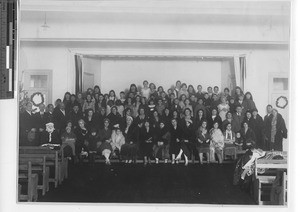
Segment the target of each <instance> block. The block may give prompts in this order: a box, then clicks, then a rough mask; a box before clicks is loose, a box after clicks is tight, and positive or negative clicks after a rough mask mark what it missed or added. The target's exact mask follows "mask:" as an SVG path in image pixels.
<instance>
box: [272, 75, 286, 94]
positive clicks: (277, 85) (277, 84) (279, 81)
mask: <svg viewBox="0 0 300 212" xmlns="http://www.w3.org/2000/svg"><path fill="white" fill-rule="evenodd" d="M273 88H274V90H277V91H278V90H280V91H286V90H288V89H289V81H288V78H274V79H273Z"/></svg>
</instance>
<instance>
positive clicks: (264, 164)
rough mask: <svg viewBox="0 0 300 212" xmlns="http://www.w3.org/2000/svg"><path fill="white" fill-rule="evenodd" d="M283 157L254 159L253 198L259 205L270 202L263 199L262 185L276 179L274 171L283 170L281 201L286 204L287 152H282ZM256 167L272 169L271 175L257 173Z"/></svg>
mask: <svg viewBox="0 0 300 212" xmlns="http://www.w3.org/2000/svg"><path fill="white" fill-rule="evenodd" d="M282 156H283V159H279V160H274V159H265V158H260V159H257V160H256V161H255V170H254V172H255V173H254V198H255V200H256V201H257V203H258V204H259V205H268V204H270V201H263V200H262V198H261V197H262V196H263V192H264V191H263V186H265V187H268V186H269V187H270V186H271V185H272V184H273V182H274V180H275V179H276V173H277V172H276V171H279V170H281V171H284V175H283V182H282V185H283V193H284V195H283V198H284V199H283V200H282V201H281V202H283V203H284V204H287V175H286V173H287V154H286V152H282ZM258 169H271V170H273V171H274V174H273V175H270V174H269V175H265V174H259V172H258ZM268 193H270V189H269V190H268Z"/></svg>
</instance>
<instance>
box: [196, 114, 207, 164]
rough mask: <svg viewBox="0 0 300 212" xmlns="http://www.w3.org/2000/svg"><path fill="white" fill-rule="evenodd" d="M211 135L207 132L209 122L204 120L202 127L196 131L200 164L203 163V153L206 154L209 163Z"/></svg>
mask: <svg viewBox="0 0 300 212" xmlns="http://www.w3.org/2000/svg"><path fill="white" fill-rule="evenodd" d="M210 139H211V138H210V134H209V132H208V130H207V121H206V120H203V121H202V123H201V126H200V127H199V128H198V130H197V131H196V144H195V145H196V149H197V151H198V154H199V160H200V164H202V163H203V153H206V158H207V162H208V163H209V154H208V152H209V151H210Z"/></svg>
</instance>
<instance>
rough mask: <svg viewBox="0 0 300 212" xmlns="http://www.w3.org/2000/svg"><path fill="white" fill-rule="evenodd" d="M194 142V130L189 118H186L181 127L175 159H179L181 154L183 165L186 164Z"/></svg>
mask: <svg viewBox="0 0 300 212" xmlns="http://www.w3.org/2000/svg"><path fill="white" fill-rule="evenodd" d="M194 142H195V131H194V127H193V124H192V121H191V120H190V119H186V120H185V123H184V125H183V128H182V136H181V140H180V150H179V153H178V155H177V157H176V159H175V160H176V161H178V160H180V159H181V156H182V154H183V156H184V161H185V164H184V165H185V166H187V165H188V162H189V161H188V158H189V157H191V154H192V151H193V148H194V146H193V145H194Z"/></svg>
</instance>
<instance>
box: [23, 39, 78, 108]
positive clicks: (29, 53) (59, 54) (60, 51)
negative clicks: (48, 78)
mask: <svg viewBox="0 0 300 212" xmlns="http://www.w3.org/2000/svg"><path fill="white" fill-rule="evenodd" d="M70 60H71V58H70V54H69V51H68V48H66V47H63V46H61V45H55V46H54V45H47V44H46V45H39V44H38V43H31V42H30V43H22V44H21V48H20V62H19V70H20V73H19V80H22V72H23V71H25V70H28V69H30V70H34V69H39V70H41V69H49V70H52V80H53V86H52V101H53V102H54V101H55V100H56V99H58V98H63V96H64V93H65V92H66V91H70V92H74V91H75V84H74V82H75V62H73V60H74V58H72V61H70ZM71 69H72V70H74V71H70V70H71Z"/></svg>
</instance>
